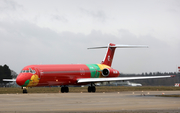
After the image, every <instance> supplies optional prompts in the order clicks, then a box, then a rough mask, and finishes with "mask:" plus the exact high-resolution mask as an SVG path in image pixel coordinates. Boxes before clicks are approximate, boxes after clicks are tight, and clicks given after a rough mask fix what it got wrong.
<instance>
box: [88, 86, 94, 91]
mask: <svg viewBox="0 0 180 113" xmlns="http://www.w3.org/2000/svg"><path fill="white" fill-rule="evenodd" d="M88 92H89V93H90V92H93V93H94V92H96V87H95V86H89V87H88Z"/></svg>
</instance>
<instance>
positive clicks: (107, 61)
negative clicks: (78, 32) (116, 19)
mask: <svg viewBox="0 0 180 113" xmlns="http://www.w3.org/2000/svg"><path fill="white" fill-rule="evenodd" d="M100 48H108V50H107V52H106V56H105V57H104V60H103V61H102V62H101V64H105V65H108V66H110V67H111V64H112V60H113V57H114V52H115V49H116V48H148V46H146V45H116V44H113V43H110V44H109V45H108V46H101V47H91V48H88V49H100Z"/></svg>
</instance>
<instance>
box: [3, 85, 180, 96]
mask: <svg viewBox="0 0 180 113" xmlns="http://www.w3.org/2000/svg"><path fill="white" fill-rule="evenodd" d="M60 91H61V88H60V87H33V88H28V93H59V92H60ZM122 91H180V87H169V86H142V87H124V86H98V87H96V92H122ZM69 92H72V93H79V92H87V87H69ZM16 93H22V89H21V88H20V87H18V88H15V87H14V88H2V87H1V88H0V94H16Z"/></svg>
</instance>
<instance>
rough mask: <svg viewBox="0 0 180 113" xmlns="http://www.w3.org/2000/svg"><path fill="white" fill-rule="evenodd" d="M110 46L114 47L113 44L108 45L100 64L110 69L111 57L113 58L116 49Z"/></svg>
mask: <svg viewBox="0 0 180 113" xmlns="http://www.w3.org/2000/svg"><path fill="white" fill-rule="evenodd" d="M111 46H115V44H112V43H110V44H109V47H108V50H107V53H106V56H105V58H104V60H103V61H102V63H101V64H105V65H108V66H110V67H111V64H112V61H113V57H114V52H115V49H116V47H111Z"/></svg>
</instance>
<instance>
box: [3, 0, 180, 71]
mask: <svg viewBox="0 0 180 113" xmlns="http://www.w3.org/2000/svg"><path fill="white" fill-rule="evenodd" d="M108 43H115V44H128V45H129V44H133V45H139V44H140V45H148V46H149V48H148V49H147V48H146V49H145V48H143V49H116V52H115V57H114V59H113V64H112V67H113V68H115V69H117V70H119V71H120V72H123V73H142V72H157V71H159V72H174V71H177V66H180V1H179V0H0V65H4V64H7V65H8V66H9V67H10V68H11V69H12V70H14V71H16V72H17V73H19V72H20V70H21V69H22V68H23V67H25V66H27V65H31V64H77V63H83V64H86V63H100V62H101V61H102V60H103V58H104V55H105V53H106V49H98V50H88V49H87V48H88V47H93V46H105V45H107V44H108Z"/></svg>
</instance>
